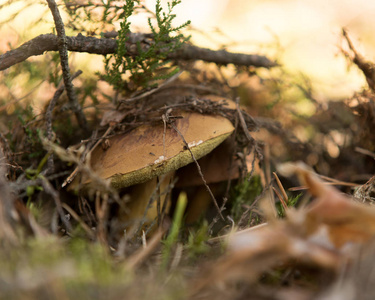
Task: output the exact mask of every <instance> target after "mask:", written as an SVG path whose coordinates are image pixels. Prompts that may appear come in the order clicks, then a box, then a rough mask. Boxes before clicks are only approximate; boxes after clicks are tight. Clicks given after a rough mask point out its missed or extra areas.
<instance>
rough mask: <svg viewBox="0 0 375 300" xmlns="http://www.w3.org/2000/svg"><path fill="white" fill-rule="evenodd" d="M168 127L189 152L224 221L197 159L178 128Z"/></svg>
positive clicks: (174, 126)
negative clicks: (174, 132) (175, 133)
mask: <svg viewBox="0 0 375 300" xmlns="http://www.w3.org/2000/svg"><path fill="white" fill-rule="evenodd" d="M167 118H168V117H167ZM169 125H170V126H171V127H172V128H173V129H174V130H175V131H176V132H177V134H178V135H179V136H180V138H181V139H182V141H183V142H184V144H185V147H186V149H187V150H188V151H189V152H190V155H191V157H192V158H193V160H194V163H195V165H196V166H197V170H198V173H199V176H200V177H201V179H202V181H203V184H204V186H205V187H206V190H207V191H208V193H209V194H210V196H211V198H212V201H213V202H214V204H215V207H216V209H217V212H218V214H219V216H220V218H221V219H222V220H224V221H225V219H224V217H223V214H222V213H221V211H222V209H220V207H219V205H218V203H217V201H216V198H215V196H214V194H213V193H212V191H211V189H210V187H209V186H208V184H207V181H206V179H204V176H203V173H202V169H201V167H200V165H199V163H198V162H197V159H196V158H195V156H194V154H193V152H192V151H191V149H190V147H189V144H188V143H187V142H186V140H185V138H184V136H183V135H182V133H181V132H180V131H179V130H178V128H177V127H176V125H174V124H173V123H170V124H169Z"/></svg>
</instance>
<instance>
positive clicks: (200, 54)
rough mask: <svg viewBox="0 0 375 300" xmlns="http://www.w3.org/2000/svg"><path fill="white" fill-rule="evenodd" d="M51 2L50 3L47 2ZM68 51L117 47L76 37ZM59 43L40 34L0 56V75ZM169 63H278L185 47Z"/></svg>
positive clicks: (130, 45) (109, 42)
mask: <svg viewBox="0 0 375 300" xmlns="http://www.w3.org/2000/svg"><path fill="white" fill-rule="evenodd" d="M49 1H50V0H49ZM65 42H66V46H67V50H69V51H75V52H87V53H91V54H100V55H107V54H112V53H115V52H116V49H117V43H116V40H115V39H109V38H103V39H98V38H95V37H88V36H83V35H82V34H78V35H77V36H75V37H71V36H66V37H65ZM58 49H59V39H58V37H57V36H56V35H54V34H42V35H39V36H37V37H36V38H34V39H32V40H30V41H28V42H26V43H25V44H23V45H21V46H20V47H18V48H16V49H13V50H10V51H8V52H6V53H4V54H3V55H0V71H1V70H5V69H7V68H9V67H11V66H13V65H15V64H17V63H20V62H22V61H24V60H26V59H27V58H29V57H31V56H37V55H42V54H43V53H44V52H45V51H57V50H58ZM127 50H128V54H129V55H132V56H135V55H137V47H136V45H135V43H130V42H129V43H128V44H127ZM168 59H176V60H177V59H180V60H203V61H206V62H213V63H217V64H221V65H227V64H235V65H240V66H248V67H249V66H254V67H263V68H272V67H275V66H277V63H275V62H273V61H271V60H269V59H268V58H267V57H265V56H262V55H252V54H242V53H231V52H227V51H225V50H219V51H215V50H210V49H206V48H200V47H196V46H193V45H188V44H185V45H184V46H182V48H180V49H179V50H178V51H176V52H175V53H171V54H169V55H168Z"/></svg>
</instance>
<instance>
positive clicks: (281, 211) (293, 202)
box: [276, 193, 302, 218]
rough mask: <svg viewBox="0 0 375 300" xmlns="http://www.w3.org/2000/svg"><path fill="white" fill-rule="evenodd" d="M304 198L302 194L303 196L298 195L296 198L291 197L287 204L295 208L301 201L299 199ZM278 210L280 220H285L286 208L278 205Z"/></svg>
mask: <svg viewBox="0 0 375 300" xmlns="http://www.w3.org/2000/svg"><path fill="white" fill-rule="evenodd" d="M301 196H302V193H301V194H298V195H296V196H294V197H291V198H289V199H288V203H287V206H288V207H295V206H296V205H297V203H298V201H299V199H300V198H301ZM276 209H277V214H278V216H279V217H280V218H284V217H285V209H284V207H283V206H282V205H281V203H277V204H276Z"/></svg>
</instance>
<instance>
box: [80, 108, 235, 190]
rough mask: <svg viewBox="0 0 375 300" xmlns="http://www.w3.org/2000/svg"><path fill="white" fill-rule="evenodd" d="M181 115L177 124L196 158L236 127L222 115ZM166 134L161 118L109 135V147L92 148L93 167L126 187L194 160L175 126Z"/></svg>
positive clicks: (114, 184) (118, 184)
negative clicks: (158, 123) (115, 134)
mask: <svg viewBox="0 0 375 300" xmlns="http://www.w3.org/2000/svg"><path fill="white" fill-rule="evenodd" d="M181 115H182V116H183V118H181V119H177V120H176V121H175V123H174V124H175V126H176V128H177V129H178V130H179V132H180V133H181V134H182V136H183V137H184V139H185V141H186V142H187V143H188V145H189V148H190V150H191V151H192V153H193V154H194V157H195V158H196V159H199V158H201V157H203V156H204V155H206V154H208V153H209V152H211V151H212V150H213V149H214V148H215V147H217V146H218V145H219V144H220V143H222V142H223V141H224V140H225V139H226V138H227V137H228V136H229V135H230V134H231V133H232V132H233V131H234V127H233V125H232V123H231V122H230V121H229V120H228V119H226V118H224V117H221V116H213V115H202V114H199V113H187V112H183V113H181ZM163 136H164V125H163V123H162V122H161V124H160V125H156V126H151V125H143V126H140V127H138V128H136V129H134V130H132V131H130V132H129V133H126V134H119V135H117V136H114V137H112V138H110V139H109V144H110V147H109V148H108V149H106V150H104V149H103V148H102V147H97V148H96V149H95V150H94V151H93V152H92V154H91V167H92V169H93V171H95V172H96V173H97V174H98V175H99V176H100V177H102V178H106V179H110V180H111V184H112V186H113V187H114V188H124V187H127V186H131V185H134V184H137V183H141V182H145V181H147V180H149V179H151V178H154V177H156V176H160V175H162V174H165V173H167V172H170V171H173V170H177V169H179V168H181V167H183V166H185V165H187V164H189V163H191V162H193V158H192V156H191V153H190V152H189V150H188V149H187V148H186V145H185V143H184V141H183V139H182V138H181V136H180V135H179V134H178V133H177V132H176V130H174V129H173V128H170V127H168V126H167V128H166V131H165V137H163ZM163 140H164V141H165V145H163ZM86 183H88V182H86Z"/></svg>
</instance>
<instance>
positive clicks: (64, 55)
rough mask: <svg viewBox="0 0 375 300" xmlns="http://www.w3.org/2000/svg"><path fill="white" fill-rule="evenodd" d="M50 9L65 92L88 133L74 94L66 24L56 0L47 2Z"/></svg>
mask: <svg viewBox="0 0 375 300" xmlns="http://www.w3.org/2000/svg"><path fill="white" fill-rule="evenodd" d="M47 3H48V7H49V9H50V10H51V12H52V15H53V20H54V22H55V26H56V31H57V36H58V48H59V53H60V63H61V69H62V72H63V79H64V85H65V90H66V93H67V95H68V99H69V102H70V106H71V109H72V110H73V112H74V114H75V116H76V118H77V121H78V124H79V126H80V127H81V128H82V129H83V130H84V131H86V132H87V131H88V127H87V121H86V117H85V115H84V113H83V111H82V108H81V105H80V104H79V102H78V99H77V97H76V94H75V92H74V88H73V83H72V78H71V76H70V68H69V60H68V43H67V39H66V35H65V28H64V23H63V21H62V19H61V16H60V12H59V9H58V7H57V4H56V2H55V0H47Z"/></svg>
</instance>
